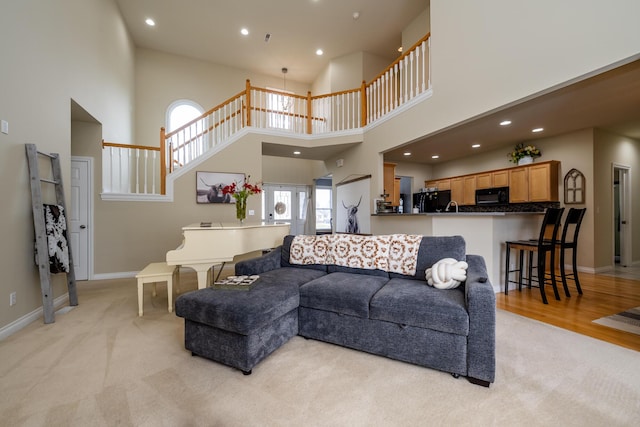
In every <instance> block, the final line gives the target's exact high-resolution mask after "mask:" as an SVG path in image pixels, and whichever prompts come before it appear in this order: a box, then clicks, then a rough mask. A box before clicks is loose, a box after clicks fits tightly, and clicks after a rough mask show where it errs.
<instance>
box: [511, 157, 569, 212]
mask: <svg viewBox="0 0 640 427" xmlns="http://www.w3.org/2000/svg"><path fill="white" fill-rule="evenodd" d="M559 164H560V162H558V161H555V160H553V161H550V162H544V163H538V164H532V165H528V166H525V167H516V168H513V169H509V202H510V203H527V202H557V201H558V166H559Z"/></svg>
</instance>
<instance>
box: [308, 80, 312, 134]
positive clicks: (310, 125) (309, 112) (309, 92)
mask: <svg viewBox="0 0 640 427" xmlns="http://www.w3.org/2000/svg"><path fill="white" fill-rule="evenodd" d="M312 132H313V123H312V121H311V91H307V133H308V134H309V135H311V133H312Z"/></svg>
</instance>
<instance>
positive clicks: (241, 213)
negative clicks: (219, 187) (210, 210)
mask: <svg viewBox="0 0 640 427" xmlns="http://www.w3.org/2000/svg"><path fill="white" fill-rule="evenodd" d="M246 217H247V199H246V198H243V197H239V198H238V199H236V218H238V219H239V220H240V223H243V222H244V220H245V218H246Z"/></svg>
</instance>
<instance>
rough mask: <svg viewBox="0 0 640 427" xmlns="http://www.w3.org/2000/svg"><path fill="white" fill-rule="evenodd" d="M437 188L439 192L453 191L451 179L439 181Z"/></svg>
mask: <svg viewBox="0 0 640 427" xmlns="http://www.w3.org/2000/svg"><path fill="white" fill-rule="evenodd" d="M436 187H438V191H442V190H451V179H449V178H447V179H439V180H438V181H436Z"/></svg>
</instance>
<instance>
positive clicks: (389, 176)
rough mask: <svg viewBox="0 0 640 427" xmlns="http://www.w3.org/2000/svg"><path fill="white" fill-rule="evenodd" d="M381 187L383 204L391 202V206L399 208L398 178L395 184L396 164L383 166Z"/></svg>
mask: <svg viewBox="0 0 640 427" xmlns="http://www.w3.org/2000/svg"><path fill="white" fill-rule="evenodd" d="M382 172H383V179H382V180H383V185H384V194H386V196H385V197H384V201H385V202H391V206H400V178H398V180H397V182H396V164H395V163H387V162H385V163H384V164H383V170H382Z"/></svg>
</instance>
